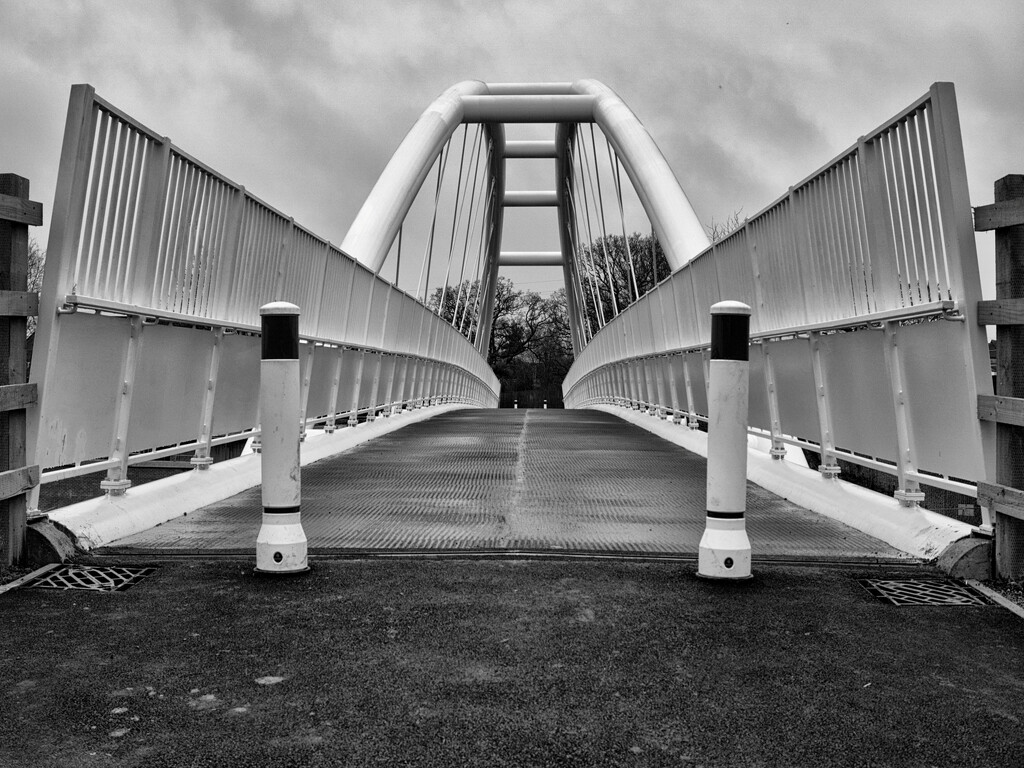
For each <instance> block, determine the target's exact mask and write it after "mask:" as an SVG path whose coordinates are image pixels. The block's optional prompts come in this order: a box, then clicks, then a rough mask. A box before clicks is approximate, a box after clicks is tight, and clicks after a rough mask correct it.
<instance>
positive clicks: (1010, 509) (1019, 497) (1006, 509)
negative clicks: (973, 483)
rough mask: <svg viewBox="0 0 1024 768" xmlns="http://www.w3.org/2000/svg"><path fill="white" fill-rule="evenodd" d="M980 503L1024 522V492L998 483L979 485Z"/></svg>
mask: <svg viewBox="0 0 1024 768" xmlns="http://www.w3.org/2000/svg"><path fill="white" fill-rule="evenodd" d="M978 503H979V504H981V505H982V506H984V507H988V508H989V510H991V511H993V512H999V513H1000V514H1003V515H1007V516H1009V517H1015V518H1017V519H1018V520H1024V491H1021V490H1018V489H1016V488H1008V487H1007V486H1005V485H998V484H996V483H978Z"/></svg>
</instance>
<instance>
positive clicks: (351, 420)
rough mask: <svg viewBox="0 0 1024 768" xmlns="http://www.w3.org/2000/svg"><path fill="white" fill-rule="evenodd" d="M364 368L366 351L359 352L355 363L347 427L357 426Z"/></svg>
mask: <svg viewBox="0 0 1024 768" xmlns="http://www.w3.org/2000/svg"><path fill="white" fill-rule="evenodd" d="M365 367H366V350H365V349H362V350H360V351H359V362H358V363H356V376H355V386H354V387H353V388H352V407H351V408H350V409H349V414H348V425H349V426H350V427H355V426H358V425H359V393H360V390H361V389H362V388H363V369H364V368H365Z"/></svg>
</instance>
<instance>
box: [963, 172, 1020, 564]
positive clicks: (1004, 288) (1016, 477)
mask: <svg viewBox="0 0 1024 768" xmlns="http://www.w3.org/2000/svg"><path fill="white" fill-rule="evenodd" d="M974 228H975V230H976V231H978V232H984V231H990V230H995V234H996V298H995V300H994V301H980V302H978V323H979V324H981V325H994V326H996V393H995V395H991V396H987V395H981V396H979V397H978V418H980V419H982V420H983V421H994V422H996V478H995V479H996V482H995V483H978V502H979V503H980V504H982V505H983V506H985V507H988V509H989V510H990V512H992V513H993V514H994V517H995V519H994V523H995V537H996V542H995V544H996V546H995V549H996V572H997V573H998V575H1000V576H1002V577H1004V578H1012V579H1021V578H1024V490H1022V489H1024V175H1021V174H1014V175H1010V176H1005V177H1003V178H1002V179H999V181H997V182H996V183H995V202H994V203H993V204H992V205H984V206H978V207H977V208H975V210H974Z"/></svg>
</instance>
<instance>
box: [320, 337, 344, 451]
mask: <svg viewBox="0 0 1024 768" xmlns="http://www.w3.org/2000/svg"><path fill="white" fill-rule="evenodd" d="M334 351H335V356H334V372H333V374H332V376H331V394H330V396H329V400H330V408H331V412H330V413H329V414H328V415H327V423H326V424H325V425H324V432H326V433H327V434H329V435H330V434H332V433H333V432H334V430H335V429H337V427H338V422H337V419H338V389H339V388H340V387H341V358H342V348H341V347H336V348H335V350H334Z"/></svg>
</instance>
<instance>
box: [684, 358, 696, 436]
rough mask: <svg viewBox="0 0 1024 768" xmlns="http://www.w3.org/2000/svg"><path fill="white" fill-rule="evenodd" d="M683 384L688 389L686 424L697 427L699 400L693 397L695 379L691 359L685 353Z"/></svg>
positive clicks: (691, 427) (692, 427)
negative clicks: (692, 373)
mask: <svg viewBox="0 0 1024 768" xmlns="http://www.w3.org/2000/svg"><path fill="white" fill-rule="evenodd" d="M683 386H684V388H685V390H686V426H687V427H689V428H690V429H697V428H698V427H699V426H700V423H699V422H698V421H697V401H696V400H694V398H693V379H692V378H691V376H690V361H689V360H688V359H687V356H686V355H683Z"/></svg>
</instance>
